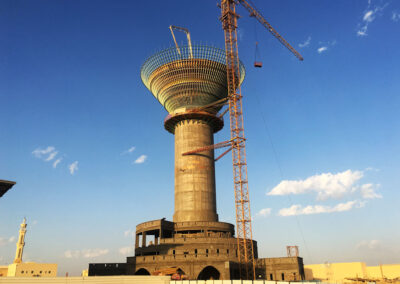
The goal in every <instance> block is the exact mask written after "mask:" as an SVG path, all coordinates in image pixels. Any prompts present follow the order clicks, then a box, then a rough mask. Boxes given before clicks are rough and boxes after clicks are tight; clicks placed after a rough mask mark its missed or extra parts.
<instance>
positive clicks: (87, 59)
mask: <svg viewBox="0 0 400 284" xmlns="http://www.w3.org/2000/svg"><path fill="white" fill-rule="evenodd" d="M253 2H254V3H255V5H257V7H258V8H259V10H260V11H261V12H262V14H263V15H264V16H265V17H266V19H267V20H269V21H270V23H271V24H272V25H273V26H274V27H275V28H276V29H277V30H278V31H279V32H280V33H281V34H282V35H283V36H284V37H285V38H286V39H287V40H288V41H289V42H290V43H291V44H292V45H293V46H294V47H295V48H296V49H297V50H298V51H299V52H300V53H301V54H302V55H303V56H304V58H305V60H304V62H299V61H298V60H297V59H296V58H295V57H294V56H293V55H292V54H290V52H288V50H286V49H285V48H284V47H283V46H281V45H280V43H279V42H278V41H277V40H276V39H275V38H273V37H272V36H271V35H270V34H269V33H268V32H267V31H266V30H264V29H263V27H262V26H261V25H259V24H258V23H255V22H254V19H252V18H249V17H248V13H247V12H246V11H245V10H244V9H243V8H241V7H239V8H238V13H239V14H240V15H241V16H242V18H241V19H240V20H239V36H240V41H239V55H240V58H241V60H242V61H243V62H244V64H245V66H246V72H247V73H246V78H245V81H244V83H243V87H242V93H243V96H244V99H243V104H244V111H245V126H246V136H247V139H248V142H247V158H248V170H249V187H250V195H251V208H252V215H253V216H254V222H253V236H254V238H255V239H256V240H258V244H259V255H260V256H261V257H273V256H283V255H285V246H286V245H298V246H299V247H300V254H301V256H303V257H304V261H305V263H306V264H311V263H322V262H326V261H328V262H345V261H365V262H367V263H368V264H371V265H375V264H379V263H396V262H400V257H399V255H400V244H399V242H398V240H399V239H400V228H399V226H398V220H399V219H400V209H399V208H400V206H399V200H400V193H399V190H398V188H399V186H400V182H399V179H398V173H399V172H400V154H399V153H400V146H399V145H400V143H399V142H400V134H399V133H400V131H399V130H400V120H399V115H398V113H399V107H400V99H399V90H400V80H399V78H400V71H399V70H400V69H399V66H400V49H399V48H398V47H399V46H400V37H399V36H398V34H399V31H400V2H398V1H394V0H392V1H389V0H382V1H380V0H371V1H368V0H365V1H364V0H357V1H347V0H337V1H328V0H307V1H305V0H302V1H289V0H285V1H272V0H271V1H261V0H257V1H256V0H253ZM218 18H219V9H218V8H217V6H216V3H215V1H183V0H180V1H147V2H146V1H140V2H139V1H122V0H121V1H117V2H115V1H101V0H98V1H52V0H48V1H45V0H40V1H19V0H9V1H8V0H3V1H1V3H0V54H1V56H0V102H1V105H2V106H3V107H2V111H1V112H0V133H1V134H2V139H1V140H0V173H1V176H0V179H9V180H14V181H16V182H17V185H16V186H15V187H14V188H13V189H12V190H11V191H9V192H8V193H7V194H6V195H4V196H3V198H1V199H0V265H3V264H7V263H10V262H12V260H13V257H14V252H15V238H16V237H17V234H18V229H19V224H20V223H21V221H22V219H23V217H24V216H26V217H27V220H28V233H27V238H26V247H25V261H28V260H31V261H41V262H56V263H58V264H59V274H60V275H63V274H65V272H67V271H68V272H69V273H70V275H71V274H72V275H79V274H80V271H81V270H82V269H85V268H87V264H88V263H89V262H124V261H125V257H126V256H127V255H132V254H133V252H132V247H133V242H134V240H133V237H132V231H134V228H135V226H136V225H137V224H138V223H140V222H143V221H147V220H152V219H158V218H162V217H166V218H167V219H172V214H173V173H174V170H173V155H174V154H173V150H174V148H173V136H172V135H171V134H169V133H168V132H166V131H165V130H164V129H163V119H164V117H165V116H166V114H167V113H166V111H165V110H164V109H163V108H162V107H161V105H159V104H158V103H157V102H156V101H155V100H154V98H153V96H152V95H151V94H150V93H149V92H148V90H147V89H146V88H145V87H144V85H143V84H142V83H141V80H140V74H139V72H140V66H141V64H143V62H144V61H145V59H146V58H147V57H149V56H151V55H152V54H153V53H155V52H157V51H159V50H161V49H163V48H166V47H170V46H172V44H173V42H172V38H171V36H170V33H169V30H168V26H169V25H171V24H172V25H178V26H183V27H186V28H188V29H189V30H190V32H191V35H192V40H193V41H194V42H197V43H209V44H213V45H216V46H219V47H221V48H223V47H224V41H223V32H222V29H221V23H220V22H219V20H218ZM183 40H185V38H184V36H183V35H182V34H178V41H183ZM256 41H258V42H259V50H260V57H259V59H260V60H262V61H263V64H264V66H263V68H262V69H255V68H254V67H252V65H253V61H254V54H255V42H256ZM227 137H229V129H228V127H225V128H224V129H223V130H222V131H220V132H219V133H217V134H216V135H215V140H216V141H224V140H226V139H227ZM57 161H58V162H57ZM135 161H136V163H135ZM231 167H232V166H231V159H230V158H229V156H227V157H225V158H224V159H222V160H220V161H218V163H217V166H216V171H217V206H218V213H219V216H220V220H221V221H227V222H233V223H234V201H233V186H232V169H231Z"/></svg>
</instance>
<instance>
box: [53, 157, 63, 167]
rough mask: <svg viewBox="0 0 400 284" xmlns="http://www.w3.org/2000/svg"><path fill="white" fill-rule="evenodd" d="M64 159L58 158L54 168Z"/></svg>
mask: <svg viewBox="0 0 400 284" xmlns="http://www.w3.org/2000/svg"><path fill="white" fill-rule="evenodd" d="M61 161H62V158H58V159H57V160H55V161H54V162H53V168H57V165H58V164H59V163H60V162H61Z"/></svg>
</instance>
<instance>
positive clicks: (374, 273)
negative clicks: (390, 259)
mask: <svg viewBox="0 0 400 284" xmlns="http://www.w3.org/2000/svg"><path fill="white" fill-rule="evenodd" d="M367 275H368V277H369V278H388V279H394V278H397V277H400V264H382V265H379V266H367Z"/></svg>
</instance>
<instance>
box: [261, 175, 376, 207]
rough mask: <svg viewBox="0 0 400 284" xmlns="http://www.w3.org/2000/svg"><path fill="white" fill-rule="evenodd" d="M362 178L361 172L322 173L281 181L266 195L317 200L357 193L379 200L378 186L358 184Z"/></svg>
mask: <svg viewBox="0 0 400 284" xmlns="http://www.w3.org/2000/svg"><path fill="white" fill-rule="evenodd" d="M363 177H364V173H363V171H353V170H347V171H344V172H340V173H336V174H333V173H323V174H317V175H313V176H310V177H308V178H306V179H303V180H283V181H281V182H280V183H279V184H278V185H277V186H276V187H274V188H273V189H272V190H271V191H269V192H268V193H267V195H289V194H293V195H296V194H310V193H313V194H316V195H317V200H326V199H329V198H335V199H338V198H342V197H344V196H346V195H350V194H353V193H357V192H359V193H360V194H361V197H363V198H366V199H372V198H381V197H382V196H381V195H379V194H377V193H376V190H377V189H378V187H379V185H375V184H371V183H368V184H361V185H360V184H358V182H359V181H360V180H361V179H362V178H363Z"/></svg>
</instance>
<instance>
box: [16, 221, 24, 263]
mask: <svg viewBox="0 0 400 284" xmlns="http://www.w3.org/2000/svg"><path fill="white" fill-rule="evenodd" d="M26 226H27V224H26V219H25V218H24V221H23V222H22V223H21V228H20V229H19V237H18V242H17V251H16V252H15V259H14V263H22V253H23V251H24V246H25V242H24V240H25V234H26Z"/></svg>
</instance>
